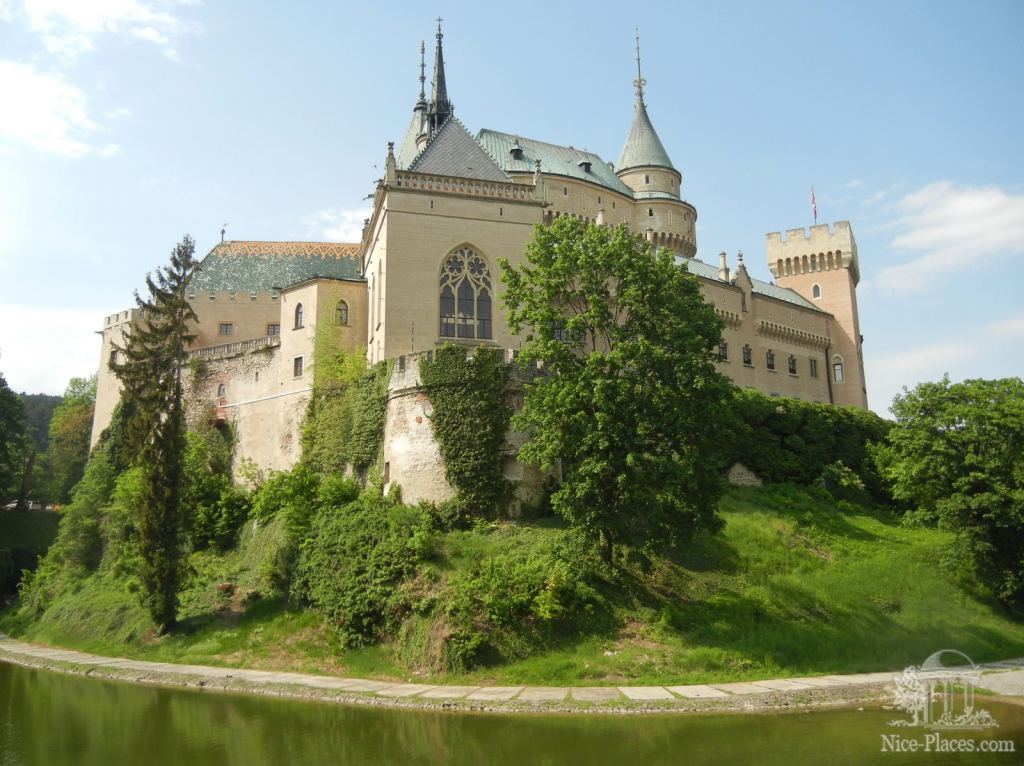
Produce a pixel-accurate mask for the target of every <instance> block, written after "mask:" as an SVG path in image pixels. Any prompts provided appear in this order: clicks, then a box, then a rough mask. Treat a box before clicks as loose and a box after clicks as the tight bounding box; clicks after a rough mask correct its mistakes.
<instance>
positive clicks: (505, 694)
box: [0, 633, 1024, 705]
mask: <svg viewBox="0 0 1024 766" xmlns="http://www.w3.org/2000/svg"><path fill="white" fill-rule="evenodd" d="M0 659H7V660H10V661H12V662H19V661H20V662H22V663H24V664H35V665H39V664H47V663H49V664H53V663H64V664H66V665H72V666H80V667H82V668H88V670H89V672H93V673H95V672H97V671H99V672H102V671H103V670H109V671H112V672H114V673H122V672H124V671H132V672H133V673H135V674H139V675H138V676H137V678H136V680H151V681H152V680H155V681H160V680H161V679H165V680H167V681H168V682H169V683H188V682H189V681H191V683H188V685H193V686H204V685H206V683H213V682H226V681H241V682H243V683H244V684H247V685H249V686H254V687H263V688H265V689H267V690H273V689H275V688H296V687H299V688H302V687H305V688H307V689H309V690H310V691H313V690H334V691H341V692H346V693H347V692H351V693H354V694H359V695H370V696H375V697H380V698H391V699H393V700H397V699H403V700H414V699H421V700H425V701H426V700H430V701H442V702H443V701H445V700H458V701H465V702H478V703H498V704H499V705H500V704H502V703H510V702H519V703H527V704H536V705H540V704H552V703H556V704H557V703H565V702H567V701H569V700H573V701H575V702H582V703H589V704H594V703H600V704H602V705H607V704H614V703H626V702H631V701H632V702H642V703H653V704H656V705H665V704H669V705H671V704H672V703H673V702H676V703H682V702H683V701H692V700H711V701H722V700H728V699H730V698H731V699H738V698H751V699H753V698H754V697H755V696H756V695H763V694H771V693H783V692H787V693H792V692H801V691H811V692H814V691H821V690H823V689H827V688H840V687H868V686H878V685H880V684H887V683H890V682H891V681H892V679H893V676H894V675H895V673H896V672H892V673H855V674H851V675H828V676H811V677H807V678H782V679H774V680H768V681H743V682H738V683H721V684H690V685H685V686H575V687H539V686H538V687H531V686H525V687H524V686H445V685H433V684H419V683H397V682H390V681H373V680H369V679H362V678H337V677H333V676H318V675H309V674H306V673H279V672H274V671H267V670H248V669H244V668H221V667H211V666H206V665H175V664H171V663H166V662H148V661H145V660H129V659H124V658H118V657H100V656H97V655H94V654H86V653H84V652H76V651H71V650H66V649H53V648H50V647H45V646H37V645H35V644H30V643H26V642H24V641H17V640H14V639H12V638H9V637H7V636H5V635H4V634H2V633H0ZM980 667H981V668H982V670H983V671H985V673H986V674H985V677H984V680H983V681H982V684H981V685H982V686H983V687H984V688H986V689H989V690H991V691H994V692H997V693H1000V694H1007V695H1015V696H1024V658H1019V659H1014V660H1005V661H1002V662H994V663H988V664H985V665H981V666H980Z"/></svg>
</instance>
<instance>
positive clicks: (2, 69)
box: [0, 59, 119, 157]
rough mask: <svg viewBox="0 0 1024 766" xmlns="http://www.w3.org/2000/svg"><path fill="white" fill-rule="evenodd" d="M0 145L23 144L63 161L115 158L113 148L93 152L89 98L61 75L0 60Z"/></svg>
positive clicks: (94, 128)
mask: <svg viewBox="0 0 1024 766" xmlns="http://www.w3.org/2000/svg"><path fill="white" fill-rule="evenodd" d="M0 104H3V108H2V109H0V140H4V139H6V140H7V141H9V142H12V143H19V144H26V145H28V146H31V147H33V148H35V149H38V150H39V151H43V152H47V153H50V154H58V155H62V156H64V157H81V156H84V155H87V154H91V153H94V152H96V153H100V154H103V155H107V156H109V155H111V154H116V153H117V152H118V151H119V147H117V146H116V145H115V144H107V145H105V146H98V145H96V144H94V143H92V138H93V137H94V135H95V134H96V133H97V132H98V130H99V129H98V127H97V125H96V123H95V122H94V121H93V120H92V118H91V117H90V116H89V111H88V98H87V97H86V95H85V93H84V92H83V91H82V90H80V89H79V88H77V87H75V86H74V85H72V84H70V83H69V82H67V81H66V80H65V79H64V77H63V76H62V75H60V74H53V73H49V74H48V73H44V72H39V71H37V70H36V69H35V68H34V67H33V66H32V65H30V64H19V63H18V62H15V61H4V60H2V59H0Z"/></svg>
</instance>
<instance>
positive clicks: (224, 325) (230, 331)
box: [218, 322, 235, 335]
mask: <svg viewBox="0 0 1024 766" xmlns="http://www.w3.org/2000/svg"><path fill="white" fill-rule="evenodd" d="M218 332H219V333H220V334H221V335H234V334H235V326H234V325H233V324H231V322H221V323H220V329H219V331H218Z"/></svg>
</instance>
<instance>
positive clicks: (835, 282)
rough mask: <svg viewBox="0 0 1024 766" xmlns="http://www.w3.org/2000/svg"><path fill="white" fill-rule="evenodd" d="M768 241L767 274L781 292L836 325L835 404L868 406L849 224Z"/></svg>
mask: <svg viewBox="0 0 1024 766" xmlns="http://www.w3.org/2000/svg"><path fill="white" fill-rule="evenodd" d="M766 237H767V246H768V268H770V269H771V271H772V274H773V275H774V276H775V282H776V284H778V285H779V287H788V288H791V289H793V290H795V291H796V292H798V293H800V295H802V296H804V297H805V298H807V299H808V300H809V301H811V302H812V303H814V304H815V305H816V306H819V307H820V308H821V309H822V310H823V311H827V312H829V313H830V314H832V316H833V317H834V319H833V320H832V322H831V324H832V327H831V332H830V333H829V335H830V336H831V343H830V345H829V347H828V350H827V352H826V357H827V358H826V370H827V371H828V380H829V385H830V394H831V398H832V401H833V403H835V404H839V405H853V406H856V407H864V408H867V406H868V397H867V387H866V382H865V379H864V357H863V353H862V351H861V344H862V342H863V337H862V336H861V334H860V319H859V317H858V314H857V283H858V282H860V263H859V262H858V260H857V241H856V240H855V239H854V238H853V230H852V229H851V228H850V223H849V221H837V222H836V223H835V224H834V225H833V227H832V228H831V229H830V228H829V224H827V223H824V224H820V225H818V226H812V227H811V230H810V233H809V234H808V232H807V231H806V230H805V229H788V230H787V231H786V235H785V237H783V236H782V234H781V233H779V232H772V233H770V234H768V235H766Z"/></svg>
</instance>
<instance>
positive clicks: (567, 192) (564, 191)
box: [562, 186, 569, 197]
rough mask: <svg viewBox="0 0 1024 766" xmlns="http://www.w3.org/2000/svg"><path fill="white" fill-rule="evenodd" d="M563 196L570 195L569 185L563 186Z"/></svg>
mask: <svg viewBox="0 0 1024 766" xmlns="http://www.w3.org/2000/svg"><path fill="white" fill-rule="evenodd" d="M562 196H563V197H568V196H569V187H568V186H563V187H562Z"/></svg>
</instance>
